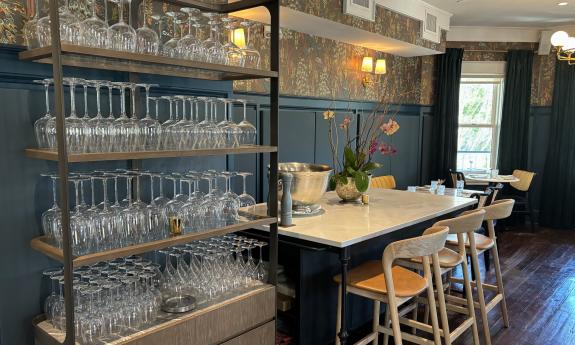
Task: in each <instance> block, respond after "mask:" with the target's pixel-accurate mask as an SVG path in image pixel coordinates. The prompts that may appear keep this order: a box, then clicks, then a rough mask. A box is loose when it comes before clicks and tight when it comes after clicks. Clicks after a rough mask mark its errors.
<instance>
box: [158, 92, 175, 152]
mask: <svg viewBox="0 0 575 345" xmlns="http://www.w3.org/2000/svg"><path fill="white" fill-rule="evenodd" d="M161 99H164V100H166V101H168V103H169V107H170V108H169V109H170V117H169V118H168V119H167V120H166V121H164V122H162V124H161V126H162V135H161V138H162V142H161V145H160V146H161V147H162V149H164V150H170V149H172V147H173V143H174V138H173V137H172V135H171V132H170V130H171V128H172V126H173V125H174V123H176V122H177V119H176V120H175V119H174V101H175V98H174V97H173V96H162V97H161Z"/></svg>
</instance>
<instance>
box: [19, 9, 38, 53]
mask: <svg viewBox="0 0 575 345" xmlns="http://www.w3.org/2000/svg"><path fill="white" fill-rule="evenodd" d="M39 16H40V1H39V0H35V1H34V16H33V17H32V18H30V20H28V21H26V24H24V27H23V28H22V32H23V33H24V40H25V41H26V46H27V47H28V49H34V48H38V47H40V41H39V40H38V31H37V29H38V18H39Z"/></svg>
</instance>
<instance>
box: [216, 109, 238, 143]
mask: <svg viewBox="0 0 575 345" xmlns="http://www.w3.org/2000/svg"><path fill="white" fill-rule="evenodd" d="M218 101H220V102H221V103H223V105H224V119H223V120H222V121H221V122H219V123H218V124H217V126H218V128H220V130H221V132H222V135H223V146H224V147H238V146H240V137H241V135H242V130H241V128H240V127H238V125H236V124H235V123H234V122H232V121H230V119H229V116H230V114H229V112H228V110H229V105H230V104H231V101H230V100H229V99H227V98H218Z"/></svg>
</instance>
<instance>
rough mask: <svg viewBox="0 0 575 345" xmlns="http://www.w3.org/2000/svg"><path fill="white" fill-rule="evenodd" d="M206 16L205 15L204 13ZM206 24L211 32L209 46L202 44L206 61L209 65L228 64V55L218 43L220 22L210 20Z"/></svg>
mask: <svg viewBox="0 0 575 345" xmlns="http://www.w3.org/2000/svg"><path fill="white" fill-rule="evenodd" d="M204 15H206V13H204ZM208 24H209V25H210V27H211V31H212V32H213V39H212V41H211V42H210V43H211V44H210V45H209V46H206V42H204V49H205V50H206V56H207V61H208V62H211V63H216V64H221V65H226V64H228V59H227V58H228V55H227V52H226V49H225V48H224V45H223V44H222V43H221V41H220V26H219V24H220V22H219V21H217V20H210V21H209V22H208Z"/></svg>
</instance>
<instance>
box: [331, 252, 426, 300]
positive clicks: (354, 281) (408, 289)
mask: <svg viewBox="0 0 575 345" xmlns="http://www.w3.org/2000/svg"><path fill="white" fill-rule="evenodd" d="M392 275H393V285H394V287H395V295H396V296H397V297H412V296H417V295H419V294H420V293H421V292H423V291H424V290H425V289H426V288H427V279H425V278H424V277H422V276H420V275H419V274H417V273H414V272H412V271H410V270H408V269H405V268H403V267H401V266H394V267H393V268H392ZM334 280H335V281H336V282H337V283H341V275H340V274H338V275H337V276H335V277H334ZM348 285H349V286H353V287H355V288H358V289H362V290H366V291H370V292H375V293H379V294H387V286H386V284H385V277H384V275H383V266H382V263H381V261H377V260H373V261H368V262H366V263H364V264H362V265H360V266H358V267H355V268H354V269H352V270H350V271H349V272H348Z"/></svg>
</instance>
